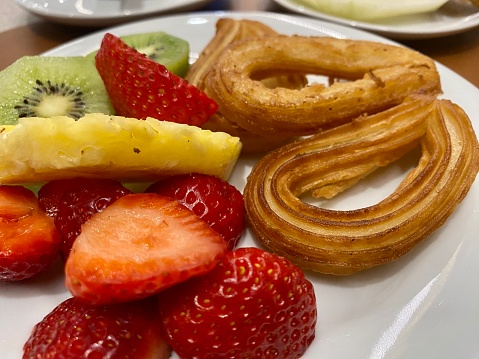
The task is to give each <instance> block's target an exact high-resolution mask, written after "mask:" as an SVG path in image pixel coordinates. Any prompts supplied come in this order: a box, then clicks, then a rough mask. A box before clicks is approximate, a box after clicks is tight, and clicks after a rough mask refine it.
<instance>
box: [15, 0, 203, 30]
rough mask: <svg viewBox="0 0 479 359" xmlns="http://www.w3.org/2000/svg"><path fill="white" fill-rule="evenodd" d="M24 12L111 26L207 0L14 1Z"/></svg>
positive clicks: (194, 6)
mask: <svg viewBox="0 0 479 359" xmlns="http://www.w3.org/2000/svg"><path fill="white" fill-rule="evenodd" d="M16 2H17V4H18V5H20V6H21V7H23V8H24V9H26V10H27V11H29V12H31V13H32V14H35V15H37V16H41V17H43V18H45V19H46V20H50V21H53V22H57V23H61V24H67V25H78V26H97V27H100V26H111V25H114V24H119V23H122V22H126V21H131V20H136V19H139V18H143V17H146V16H151V15H154V14H160V13H169V12H174V11H180V10H181V11H192V10H196V9H199V8H201V7H202V6H205V5H207V4H208V3H209V2H211V0H16Z"/></svg>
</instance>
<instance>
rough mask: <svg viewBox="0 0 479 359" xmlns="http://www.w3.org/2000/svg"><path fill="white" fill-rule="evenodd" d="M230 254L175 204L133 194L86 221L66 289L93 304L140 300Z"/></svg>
mask: <svg viewBox="0 0 479 359" xmlns="http://www.w3.org/2000/svg"><path fill="white" fill-rule="evenodd" d="M225 251H226V243H225V242H224V241H223V239H222V238H221V236H220V235H219V234H218V233H217V232H215V231H214V230H213V229H211V227H210V226H208V224H206V222H204V221H203V220H201V219H200V218H199V217H198V216H197V215H195V214H194V213H193V212H192V211H190V210H189V209H188V208H186V207H184V206H182V205H181V204H180V203H179V202H177V201H176V200H174V199H172V198H169V197H164V196H160V195H157V194H154V193H139V194H129V195H126V196H124V197H122V198H120V199H118V200H117V201H116V202H115V203H113V204H111V205H110V206H108V207H107V208H106V209H105V210H104V211H103V212H99V213H97V214H95V215H93V216H92V218H91V219H90V220H88V221H87V222H85V224H84V225H83V227H82V233H81V234H80V235H79V236H78V237H77V239H76V241H75V243H73V247H72V251H71V253H70V256H69V257H68V260H67V263H66V267H65V273H66V285H67V287H68V289H70V291H71V292H72V293H73V295H74V296H76V297H80V298H83V299H85V300H87V301H89V302H91V303H101V304H103V303H113V302H122V301H129V300H135V299H140V298H144V297H146V296H149V295H151V294H154V293H157V292H159V291H160V290H162V289H164V288H167V287H169V286H172V285H174V284H176V283H178V282H181V281H184V280H186V279H188V278H190V277H192V276H196V275H200V274H203V273H206V272H208V271H210V270H211V269H212V268H214V267H215V266H216V264H217V262H218V259H219V258H220V257H221V256H223V254H224V252H225Z"/></svg>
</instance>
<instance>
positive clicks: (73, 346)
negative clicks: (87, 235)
mask: <svg viewBox="0 0 479 359" xmlns="http://www.w3.org/2000/svg"><path fill="white" fill-rule="evenodd" d="M170 354H171V349H170V347H169V346H168V344H167V343H166V340H165V337H164V335H163V333H162V328H161V322H160V319H159V315H158V314H157V310H156V308H155V302H154V300H153V299H151V298H149V299H145V300H142V301H137V302H132V303H125V304H119V305H108V306H92V305H88V304H86V303H83V302H81V301H79V300H77V299H75V298H68V299H66V300H65V301H63V302H61V303H60V304H59V305H58V306H57V307H55V308H54V309H53V310H52V311H51V312H50V313H49V314H47V315H46V316H45V317H44V318H43V319H42V320H41V321H40V322H39V323H38V324H36V325H35V327H34V328H33V330H32V332H31V335H30V337H29V338H28V340H27V342H26V343H25V345H24V347H23V357H22V358H23V359H40V358H57V359H60V358H69V359H74V358H77V359H79V358H90V359H93V358H97V359H98V358H110V359H113V358H130V359H133V358H136V359H140V358H143V359H146V358H155V359H167V358H170Z"/></svg>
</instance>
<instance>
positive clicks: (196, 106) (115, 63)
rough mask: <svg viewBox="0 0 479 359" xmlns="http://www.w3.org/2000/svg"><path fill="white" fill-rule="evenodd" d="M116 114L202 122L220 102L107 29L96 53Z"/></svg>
mask: <svg viewBox="0 0 479 359" xmlns="http://www.w3.org/2000/svg"><path fill="white" fill-rule="evenodd" d="M95 63H96V67H97V69H98V72H99V73H100V76H101V77H102V79H103V82H104V83H105V87H106V89H107V91H108V94H109V95H110V98H111V101H112V103H113V107H114V108H115V111H116V114H117V115H120V116H125V117H133V118H138V119H145V118H146V117H153V118H156V119H158V120H164V121H172V122H178V123H185V124H188V125H195V126H200V125H201V124H203V123H204V122H206V121H207V120H208V118H209V117H210V116H211V115H212V114H214V113H215V112H216V110H217V108H218V106H217V104H216V103H215V102H214V101H213V100H212V99H210V98H209V97H208V96H207V95H206V94H205V93H204V92H203V91H201V90H200V89H198V88H197V87H195V86H193V85H191V84H189V83H188V82H187V81H186V80H184V79H182V78H181V77H179V76H177V75H175V74H173V73H172V72H170V71H169V70H168V69H167V68H166V67H165V66H163V65H161V64H159V63H157V62H155V61H153V60H151V59H149V58H148V57H147V56H146V55H144V54H142V53H140V52H138V51H136V50H135V49H134V48H132V47H130V46H128V45H127V44H125V43H124V42H123V41H122V40H121V39H120V38H119V37H117V36H114V35H112V34H109V33H107V34H106V35H105V36H104V38H103V41H102V43H101V47H100V50H99V51H98V53H97V55H96V57H95Z"/></svg>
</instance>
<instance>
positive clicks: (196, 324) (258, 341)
mask: <svg viewBox="0 0 479 359" xmlns="http://www.w3.org/2000/svg"><path fill="white" fill-rule="evenodd" d="M159 298H160V299H159V306H160V314H161V317H162V321H163V327H164V329H165V333H166V337H167V340H168V342H169V343H170V345H171V346H172V348H173V350H174V351H176V352H177V353H178V355H179V356H180V357H181V358H196V359H200V358H265V359H268V358H275V359H279V358H285V359H286V358H288V359H290V358H299V357H300V356H302V355H303V353H304V352H305V351H306V349H307V348H308V347H309V345H310V344H311V342H312V341H313V339H314V337H315V326H316V315H317V312H316V299H315V294H314V289H313V286H312V284H311V283H310V282H309V281H308V280H307V279H305V277H304V274H303V272H302V271H301V270H300V269H299V268H298V267H296V266H294V265H292V264H291V263H290V262H289V261H288V260H286V259H284V258H282V257H279V256H277V255H275V254H271V253H268V252H264V251H262V250H260V249H257V248H240V249H237V250H235V251H230V252H228V253H227V254H226V256H225V257H223V260H222V261H221V262H220V263H219V265H218V266H217V267H216V268H215V269H213V270H212V271H211V272H209V273H208V274H206V275H204V276H202V277H198V278H194V279H192V280H189V281H187V282H185V283H182V284H180V285H178V286H175V287H173V288H170V289H169V290H167V291H165V292H163V293H161V294H160V295H159Z"/></svg>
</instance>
